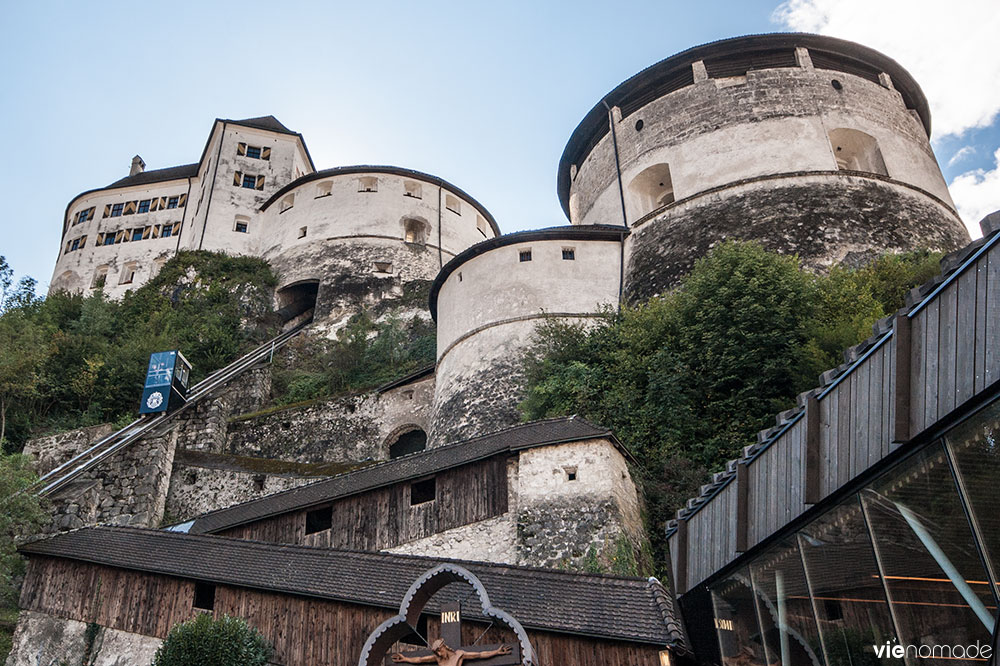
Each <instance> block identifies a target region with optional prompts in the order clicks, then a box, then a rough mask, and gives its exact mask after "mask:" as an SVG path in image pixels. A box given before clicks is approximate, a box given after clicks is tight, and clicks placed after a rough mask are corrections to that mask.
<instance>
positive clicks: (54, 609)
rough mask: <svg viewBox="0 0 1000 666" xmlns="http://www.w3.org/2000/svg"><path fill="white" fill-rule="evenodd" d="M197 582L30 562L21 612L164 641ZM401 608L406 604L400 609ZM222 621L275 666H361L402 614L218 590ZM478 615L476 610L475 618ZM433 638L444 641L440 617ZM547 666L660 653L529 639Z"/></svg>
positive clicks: (561, 637) (468, 629)
mask: <svg viewBox="0 0 1000 666" xmlns="http://www.w3.org/2000/svg"><path fill="white" fill-rule="evenodd" d="M193 597H194V583H193V582H192V581H189V580H184V579H180V578H174V577H171V576H163V575H158V574H150V573H143V572H137V571H125V570H120V569H115V568H112V567H105V566H100V565H95V564H88V563H85V562H77V561H73V560H64V559H59V558H48V557H42V556H32V557H31V560H30V562H29V566H28V572H27V576H26V578H25V583H24V587H23V589H22V593H21V607H22V608H24V609H27V610H33V611H38V612H41V613H47V614H49V615H53V616H56V617H61V618H66V619H71V620H78V621H80V622H96V623H97V624H99V625H101V626H102V627H108V628H111V629H119V630H121V631H128V632H132V633H137V634H143V635H146V636H153V637H156V638H165V637H166V635H167V634H168V633H169V632H170V628H171V627H172V626H173V625H174V624H176V623H178V622H183V621H184V620H187V619H189V618H191V617H193V616H194V614H195V613H196V612H200V611H194V610H192V608H191V602H192V600H193ZM392 601H393V603H395V602H396V601H401V600H392ZM213 612H214V615H215V616H216V617H221V616H222V615H223V614H227V615H233V616H237V617H242V618H244V619H246V620H247V622H249V623H250V624H251V625H252V626H254V627H256V628H257V629H258V630H259V631H260V632H261V633H262V634H263V635H264V636H265V637H267V639H268V640H270V641H271V642H272V643H273V644H274V646H275V651H276V655H275V658H274V662H275V663H278V664H284V665H286V666H355V665H356V664H357V663H358V656H359V654H360V653H361V648H362V647H363V646H364V643H365V640H366V639H367V638H368V635H369V634H370V633H371V632H372V630H374V629H375V628H376V627H377V626H378V625H379V624H381V623H382V622H384V621H385V620H387V619H388V618H390V617H392V616H393V615H395V614H396V613H397V612H398V609H396V608H391V609H386V608H375V607H372V606H363V605H360V604H350V603H346V602H339V601H332V600H327V599H313V598H308V597H300V596H295V595H291V594H281V593H276V592H267V591H264V590H253V589H247V588H240V587H230V586H226V585H219V586H217V587H216V592H215V609H214V611H213ZM470 615H471V610H470ZM485 630H487V626H486V625H479V624H473V623H467V624H465V625H464V626H463V639H464V640H465V641H466V642H467V644H472V643H473V642H474V641H476V640H477V639H478V644H480V645H484V644H490V643H499V642H513V641H514V636H513V633H511V632H506V631H501V630H500V629H498V628H496V627H493V628H489V629H488V631H487V632H486V633H485V634H484V633H483V632H484V631H485ZM428 633H429V634H430V635H431V637H432V638H434V637H437V636H438V635H439V634H440V624H439V623H438V621H437V618H434V617H432V618H429V620H428ZM528 638H529V639H530V640H531V643H532V645H533V646H534V647H535V650H536V651H537V652H538V655H539V658H540V659H539V664H540V666H561V665H562V664H577V665H579V666H657V665H658V664H659V663H660V661H659V657H658V655H659V651H660V649H662V648H661V646H657V645H649V644H642V643H627V642H623V641H611V640H601V639H594V638H589V637H585V636H573V635H568V634H558V633H553V632H547V631H534V630H529V631H528Z"/></svg>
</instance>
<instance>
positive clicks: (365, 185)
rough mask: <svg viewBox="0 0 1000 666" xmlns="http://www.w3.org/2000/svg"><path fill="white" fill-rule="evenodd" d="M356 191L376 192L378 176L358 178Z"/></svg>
mask: <svg viewBox="0 0 1000 666" xmlns="http://www.w3.org/2000/svg"><path fill="white" fill-rule="evenodd" d="M358 192H378V178H376V177H375V176H362V177H361V178H358Z"/></svg>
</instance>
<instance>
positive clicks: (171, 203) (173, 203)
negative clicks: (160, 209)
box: [167, 197, 180, 208]
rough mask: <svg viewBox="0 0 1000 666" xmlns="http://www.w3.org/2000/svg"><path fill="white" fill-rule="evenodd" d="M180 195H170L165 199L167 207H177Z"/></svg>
mask: <svg viewBox="0 0 1000 666" xmlns="http://www.w3.org/2000/svg"><path fill="white" fill-rule="evenodd" d="M179 199H180V197H170V198H169V199H167V208H177V203H178V201H179Z"/></svg>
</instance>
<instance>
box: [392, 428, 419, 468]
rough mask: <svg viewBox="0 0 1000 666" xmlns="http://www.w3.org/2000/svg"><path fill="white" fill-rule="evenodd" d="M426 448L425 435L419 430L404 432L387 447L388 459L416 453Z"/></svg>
mask: <svg viewBox="0 0 1000 666" xmlns="http://www.w3.org/2000/svg"><path fill="white" fill-rule="evenodd" d="M426 448H427V433H426V432H424V431H423V430H421V429H420V428H415V429H413V430H410V431H409V432H404V433H403V434H402V435H400V436H399V438H398V439H396V441H395V442H393V443H392V444H391V445H390V446H389V459H390V460H391V459H393V458H399V457H400V456H406V455H409V454H411V453H417V452H418V451H423V450H424V449H426Z"/></svg>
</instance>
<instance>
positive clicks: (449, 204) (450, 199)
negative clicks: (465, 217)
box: [444, 194, 462, 215]
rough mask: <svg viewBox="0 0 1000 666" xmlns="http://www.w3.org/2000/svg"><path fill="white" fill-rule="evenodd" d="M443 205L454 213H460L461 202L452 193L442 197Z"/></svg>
mask: <svg viewBox="0 0 1000 666" xmlns="http://www.w3.org/2000/svg"><path fill="white" fill-rule="evenodd" d="M444 207H445V208H447V209H448V210H450V211H451V212H453V213H455V214H456V215H461V214H462V202H461V201H459V200H458V197H456V196H454V195H451V194H449V195H447V196H446V197H445V198H444Z"/></svg>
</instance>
